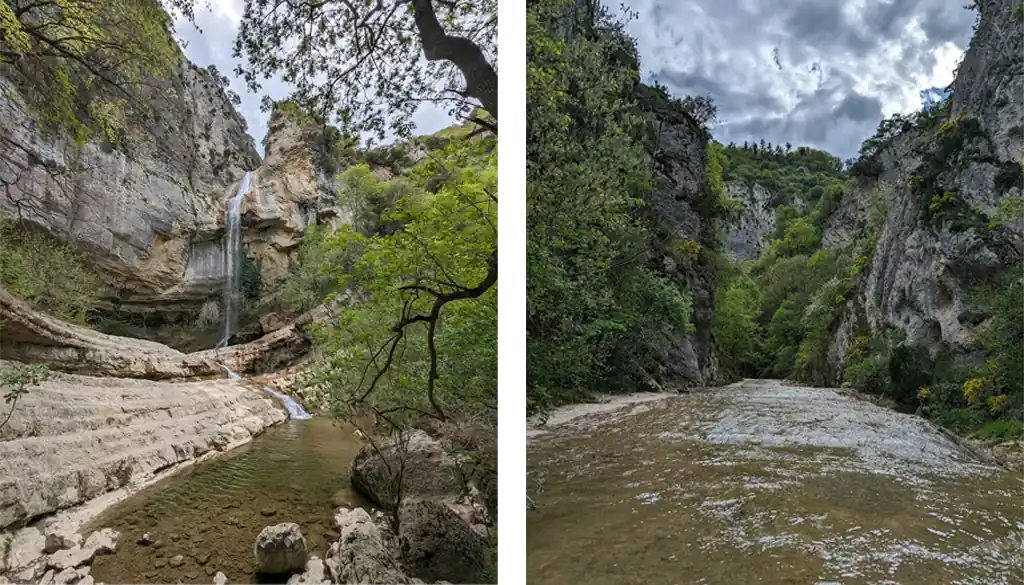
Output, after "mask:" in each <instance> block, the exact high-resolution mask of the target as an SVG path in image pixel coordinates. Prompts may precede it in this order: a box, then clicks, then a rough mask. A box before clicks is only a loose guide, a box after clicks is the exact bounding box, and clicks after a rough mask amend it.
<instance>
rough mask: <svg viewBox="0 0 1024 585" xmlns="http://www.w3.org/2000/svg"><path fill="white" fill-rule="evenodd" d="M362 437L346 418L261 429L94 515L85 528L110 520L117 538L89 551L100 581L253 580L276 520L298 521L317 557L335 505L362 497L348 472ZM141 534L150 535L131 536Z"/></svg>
mask: <svg viewBox="0 0 1024 585" xmlns="http://www.w3.org/2000/svg"><path fill="white" fill-rule="evenodd" d="M361 446H362V443H361V441H360V440H359V439H358V438H357V437H356V436H355V435H354V429H353V428H352V427H349V426H347V425H340V424H337V423H335V422H333V421H331V420H330V419H326V418H319V417H318V418H314V419H312V420H306V421H295V420H289V421H287V422H285V423H284V424H282V425H279V426H277V427H273V428H271V429H268V430H267V431H266V432H265V433H263V434H262V435H260V436H259V437H257V438H256V439H255V440H254V441H253V442H252V443H250V444H249V445H246V446H244V447H241V448H239V449H237V450H235V451H232V452H231V453H229V454H227V455H225V456H224V457H221V458H217V459H214V460H211V461H207V462H204V463H202V464H199V465H197V466H195V467H193V468H191V469H188V470H186V471H184V472H182V473H181V474H178V475H175V476H174V477H171V478H168V479H167V480H164V481H163V482H161V483H159V484H157V485H155V486H153V487H151V488H148V489H146V490H144V491H142V492H140V493H138V494H135V495H134V496H132V497H131V498H130V499H128V500H126V501H125V502H123V503H121V504H119V505H118V506H116V507H114V508H112V509H111V510H109V511H107V512H106V513H104V514H103V515H102V516H101V517H99V518H97V519H96V520H95V521H94V522H93V526H91V527H90V529H94V528H100V527H111V528H114V529H115V530H118V531H119V532H121V543H122V544H121V547H120V550H119V551H118V552H117V554H114V555H109V556H99V557H96V559H95V561H94V562H93V569H92V575H93V577H94V578H95V580H96V582H97V583H212V582H213V581H212V576H213V575H215V574H216V573H217V572H218V571H220V572H223V573H224V574H225V575H227V577H228V581H229V582H230V583H258V582H259V576H258V575H256V574H254V568H255V567H254V559H253V553H252V547H253V543H254V542H255V540H256V536H257V535H258V534H259V532H260V531H261V530H262V529H263V528H264V527H266V526H269V525H273V524H277V523H279V522H295V523H297V524H299V526H301V527H302V532H303V534H304V535H305V537H306V540H307V542H308V543H309V547H310V550H311V552H313V553H315V554H317V555H318V556H320V558H323V557H324V555H325V553H326V551H327V548H328V547H329V546H330V544H331V542H333V541H334V540H335V539H337V536H338V535H337V533H336V532H334V526H333V515H334V509H335V508H336V507H338V506H364V507H365V506H367V502H366V501H364V500H363V499H362V498H361V497H360V496H359V495H357V494H356V493H355V492H354V491H353V490H352V488H351V485H350V482H349V477H348V465H349V462H350V461H351V460H352V459H353V458H354V457H355V455H356V453H357V452H358V451H359V448H360V447H361ZM144 533H148V534H149V535H150V537H151V538H152V539H153V540H154V541H155V542H154V543H153V544H149V545H140V544H138V543H137V541H138V540H139V539H140V538H141V537H142V535H143V534H144ZM179 557H180V558H179ZM175 565H177V566H175Z"/></svg>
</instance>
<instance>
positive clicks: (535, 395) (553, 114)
mask: <svg viewBox="0 0 1024 585" xmlns="http://www.w3.org/2000/svg"><path fill="white" fill-rule="evenodd" d="M526 37H527V39H526V41H527V95H526V100H527V109H528V112H529V116H528V117H527V130H526V132H527V137H526V144H527V238H526V241H527V252H526V253H527V282H526V286H527V363H528V364H529V370H528V372H527V408H528V410H529V411H530V412H534V411H544V410H545V409H547V408H549V407H550V406H552V405H555V404H558V403H563V402H569V401H573V400H578V399H580V398H581V397H582V396H583V395H584V394H585V393H586V392H588V391H591V390H594V389H599V388H600V389H604V390H617V389H634V388H635V387H636V386H637V385H638V384H639V383H643V382H646V381H649V380H651V379H656V378H657V377H658V372H657V367H658V361H659V357H660V355H661V354H662V353H663V352H664V350H665V348H666V347H667V346H668V344H669V343H670V342H671V339H672V337H671V336H672V335H673V334H675V333H678V332H683V331H686V330H687V329H688V327H689V318H690V312H691V310H692V307H691V303H690V298H689V297H688V296H687V295H686V294H685V293H684V292H683V291H682V290H681V289H680V288H679V286H678V285H676V284H675V283H672V282H670V281H669V280H668V279H667V278H666V277H665V276H664V275H663V274H661V273H660V272H659V270H658V264H657V263H655V262H654V259H655V256H654V254H653V249H654V246H655V236H654V234H653V233H652V230H651V229H649V226H648V225H647V223H646V222H645V219H644V218H643V215H642V210H643V206H644V198H645V197H646V196H647V195H648V194H649V193H650V188H651V183H652V170H653V169H652V165H653V164H654V161H653V160H652V157H651V156H650V154H649V152H650V150H654V149H655V148H656V146H655V145H654V144H653V143H654V142H656V139H654V140H650V142H651V143H648V142H647V141H648V140H649V139H650V138H651V137H655V136H657V134H658V125H657V122H654V123H652V122H651V121H650V118H649V117H648V114H647V111H654V112H656V114H657V115H658V116H662V117H663V118H664V117H672V116H677V117H679V118H680V119H682V118H686V119H689V120H692V117H689V116H690V113H689V112H688V111H687V109H688V108H687V106H686V105H685V104H684V102H683V101H680V100H674V99H672V98H670V97H669V96H668V95H667V93H666V92H665V91H664V88H659V87H657V86H655V87H646V86H639V85H638V80H639V73H638V70H637V60H636V47H635V43H634V40H633V39H632V38H630V37H629V36H628V35H627V34H625V32H624V24H623V22H622V21H621V20H619V19H617V18H615V17H614V16H612V15H611V14H610V13H609V11H608V10H607V9H606V8H604V7H602V6H600V5H587V7H586V9H583V8H580V5H577V4H573V3H570V2H564V1H561V0H540V1H531V2H530V3H529V4H528V6H527V35H526ZM641 93H642V94H643V98H644V100H645V101H644V105H643V107H644V108H651V110H647V111H645V110H644V109H642V108H641V105H640V101H639V98H638V95H639V94H641ZM692 103H693V104H696V103H697V101H693V102H692ZM707 105H708V106H710V105H712V104H707ZM705 111H708V110H705Z"/></svg>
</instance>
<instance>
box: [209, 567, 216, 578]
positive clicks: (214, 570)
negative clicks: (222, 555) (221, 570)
mask: <svg viewBox="0 0 1024 585" xmlns="http://www.w3.org/2000/svg"><path fill="white" fill-rule="evenodd" d="M217 572H218V571H217V569H216V568H214V567H210V566H207V567H206V574H207V575H209V576H210V577H213V574H214V573H217Z"/></svg>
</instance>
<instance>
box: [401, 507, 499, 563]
mask: <svg viewBox="0 0 1024 585" xmlns="http://www.w3.org/2000/svg"><path fill="white" fill-rule="evenodd" d="M398 515H399V527H400V528H399V535H398V537H399V541H400V543H401V547H402V560H403V561H404V562H405V566H406V570H407V571H408V572H409V573H410V574H412V575H416V576H417V577H419V578H421V579H424V580H428V581H439V580H445V581H450V582H452V583H483V582H484V580H485V571H486V570H487V569H488V568H489V566H490V556H489V553H488V550H487V539H486V538H485V537H484V536H482V535H480V534H478V533H476V532H474V531H473V530H472V529H471V528H470V527H469V525H468V524H466V523H465V522H463V521H462V519H461V518H459V516H458V515H456V514H455V512H454V511H452V509H451V508H449V507H448V506H445V505H444V504H442V503H440V502H435V501H430V500H410V501H405V502H403V503H402V506H401V508H400V509H399V512H398Z"/></svg>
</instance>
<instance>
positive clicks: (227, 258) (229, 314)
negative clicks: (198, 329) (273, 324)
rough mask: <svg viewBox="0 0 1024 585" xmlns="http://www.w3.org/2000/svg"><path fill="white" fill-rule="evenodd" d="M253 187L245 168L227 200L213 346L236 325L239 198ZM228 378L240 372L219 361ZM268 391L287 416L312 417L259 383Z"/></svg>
mask: <svg viewBox="0 0 1024 585" xmlns="http://www.w3.org/2000/svg"><path fill="white" fill-rule="evenodd" d="M251 190H252V171H246V172H245V177H244V178H243V179H242V183H241V184H240V185H239V186H238V193H236V194H235V196H234V197H232V198H231V199H229V200H228V213H227V229H226V231H225V233H224V267H225V272H226V273H227V278H225V279H224V337H223V338H221V340H220V342H218V343H217V346H216V348H215V349H220V348H222V347H227V346H228V345H229V344H230V342H231V336H232V335H233V334H234V333H235V330H236V329H237V327H238V307H239V305H240V302H239V301H240V298H241V285H242V279H241V271H240V270H239V266H240V265H241V262H240V257H241V254H242V235H241V233H242V199H244V198H245V196H246V195H247V194H248V193H249V191H251ZM221 367H222V368H224V371H225V372H226V373H227V375H228V378H230V379H232V380H239V379H241V376H239V375H238V374H237V373H235V372H233V371H232V370H231V369H230V368H228V367H227V366H225V365H224V364H221ZM261 388H262V389H263V390H264V391H266V392H267V393H268V394H270V395H271V396H273V397H274V398H276V399H277V400H278V401H279V402H280V403H281V404H282V405H284V407H285V410H287V411H288V416H289V418H291V419H293V420H309V419H311V418H313V417H312V415H310V414H309V413H308V412H306V409H304V408H303V407H302V405H301V404H299V403H298V402H296V401H295V400H294V399H293V398H291V397H290V396H288V395H286V394H282V393H280V392H278V391H277V390H274V389H272V388H268V387H266V386H261Z"/></svg>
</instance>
